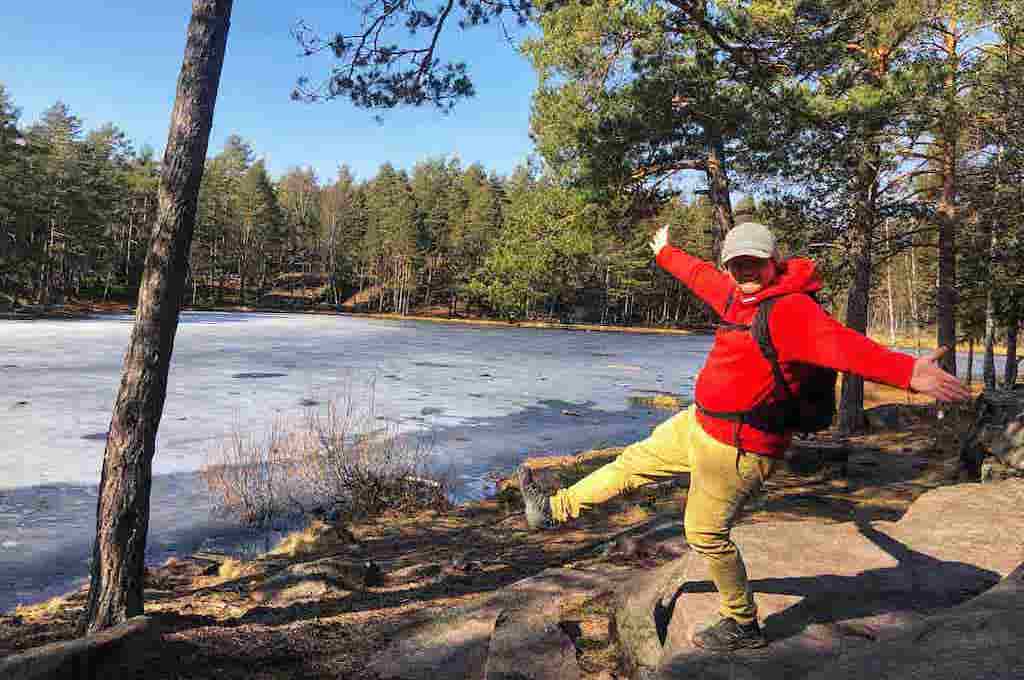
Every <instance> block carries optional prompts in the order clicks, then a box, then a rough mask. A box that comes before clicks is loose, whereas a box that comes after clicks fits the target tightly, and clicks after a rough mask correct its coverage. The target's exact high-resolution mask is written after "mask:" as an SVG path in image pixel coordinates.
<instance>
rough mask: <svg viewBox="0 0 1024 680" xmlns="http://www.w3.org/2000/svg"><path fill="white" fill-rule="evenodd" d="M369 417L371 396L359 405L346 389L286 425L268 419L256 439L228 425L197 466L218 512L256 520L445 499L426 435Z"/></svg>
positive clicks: (365, 513) (442, 503)
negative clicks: (321, 407) (316, 510)
mask: <svg viewBox="0 0 1024 680" xmlns="http://www.w3.org/2000/svg"><path fill="white" fill-rule="evenodd" d="M377 422H378V421H377V419H376V416H375V414H374V410H373V401H372V399H371V400H369V402H368V405H367V406H361V405H359V404H357V403H356V400H355V399H353V398H352V397H351V390H350V391H349V392H348V393H347V394H346V396H345V397H344V398H342V399H340V400H339V399H333V400H330V401H328V402H327V404H326V406H325V408H324V410H323V411H317V410H311V411H309V412H307V414H306V417H305V418H303V419H301V420H299V421H298V422H297V423H296V424H294V425H291V426H287V425H286V424H285V423H283V422H282V421H277V422H275V423H274V425H273V426H272V427H271V430H270V432H269V434H268V435H267V436H266V437H265V438H264V439H263V440H262V441H260V440H257V439H256V438H255V437H253V436H251V435H246V434H243V433H242V432H241V431H240V429H239V428H238V427H236V428H235V430H234V431H233V432H232V434H231V435H230V436H229V437H228V438H227V439H226V440H225V442H224V444H223V445H222V446H221V447H220V448H218V449H216V450H214V451H213V452H212V453H211V455H210V457H209V461H208V464H207V465H205V466H203V468H202V469H201V470H200V474H201V476H202V477H203V479H205V481H206V483H207V487H208V488H209V490H210V492H211V493H212V495H213V496H214V499H215V500H214V503H215V506H216V507H217V508H218V509H219V510H220V511H221V512H222V513H224V514H228V515H232V516H235V517H237V518H239V519H240V520H241V521H242V522H244V523H246V524H249V525H251V526H257V527H262V528H269V527H270V526H271V525H272V524H273V522H274V520H275V519H276V518H278V517H281V516H282V515H285V514H287V513H289V512H290V511H293V510H298V511H300V512H302V513H305V512H306V508H313V507H316V508H319V509H321V510H322V513H323V514H325V515H333V516H334V518H335V519H337V518H339V517H344V518H364V517H372V516H375V515H379V514H380V513H382V512H384V511H387V510H398V511H409V512H411V511H415V510H420V509H426V508H432V509H442V508H445V507H447V506H448V505H449V489H450V486H451V485H450V483H449V481H448V477H447V476H446V475H438V474H436V473H435V472H433V469H432V466H431V462H432V453H433V441H432V439H430V438H429V437H424V436H421V435H420V434H416V433H413V434H407V433H400V432H398V431H397V428H395V427H394V426H393V425H388V426H384V427H376V425H377Z"/></svg>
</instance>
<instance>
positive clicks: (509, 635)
mask: <svg viewBox="0 0 1024 680" xmlns="http://www.w3.org/2000/svg"><path fill="white" fill-rule="evenodd" d="M560 610H561V602H560V601H559V600H557V599H555V600H547V601H545V602H542V603H540V606H536V605H533V604H528V605H526V606H522V605H520V606H518V607H511V608H509V609H506V610H504V611H502V612H501V613H500V614H498V618H497V619H496V620H495V622H494V632H493V634H492V635H491V642H490V645H489V646H488V652H487V665H486V670H485V672H484V678H486V680H578V678H579V677H580V667H579V664H578V663H577V662H576V647H575V645H573V641H572V639H571V638H570V637H569V636H568V635H566V634H565V632H564V631H563V630H562V628H561V627H560V626H559V614H560Z"/></svg>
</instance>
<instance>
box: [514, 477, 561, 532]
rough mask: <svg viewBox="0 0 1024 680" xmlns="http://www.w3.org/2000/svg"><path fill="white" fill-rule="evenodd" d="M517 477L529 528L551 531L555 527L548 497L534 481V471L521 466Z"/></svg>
mask: <svg viewBox="0 0 1024 680" xmlns="http://www.w3.org/2000/svg"><path fill="white" fill-rule="evenodd" d="M517 475H518V477H519V492H520V493H521V494H522V495H523V505H524V506H525V508H526V524H527V526H529V527H530V528H531V529H550V528H551V527H553V526H555V520H554V518H552V516H551V503H550V502H549V501H548V495H547V493H545V492H544V491H543V490H542V489H541V488H540V487H539V486H537V483H536V482H535V481H534V480H533V471H532V470H531V469H530V468H528V467H526V465H520V466H519V470H518V471H517Z"/></svg>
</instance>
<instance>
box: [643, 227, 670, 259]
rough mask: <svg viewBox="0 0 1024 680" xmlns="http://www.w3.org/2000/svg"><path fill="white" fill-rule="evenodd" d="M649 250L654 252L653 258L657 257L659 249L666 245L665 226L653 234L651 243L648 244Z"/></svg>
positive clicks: (666, 234) (666, 233) (666, 230)
mask: <svg viewBox="0 0 1024 680" xmlns="http://www.w3.org/2000/svg"><path fill="white" fill-rule="evenodd" d="M647 245H649V246H650V247H651V250H653V251H654V256H655V257H657V256H658V253H660V252H661V249H662V248H664V247H665V246H667V245H668V225H667V224H666V225H665V226H663V227H662V228H661V229H659V230H658V231H656V232H654V236H652V237H651V242H650V243H648V244H647Z"/></svg>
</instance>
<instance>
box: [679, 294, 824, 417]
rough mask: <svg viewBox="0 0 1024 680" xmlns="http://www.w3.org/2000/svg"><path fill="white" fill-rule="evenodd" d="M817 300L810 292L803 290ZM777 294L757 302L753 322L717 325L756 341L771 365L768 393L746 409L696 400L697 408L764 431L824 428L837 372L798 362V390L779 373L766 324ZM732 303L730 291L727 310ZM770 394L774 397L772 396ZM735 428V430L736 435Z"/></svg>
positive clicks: (779, 368) (777, 362)
mask: <svg viewBox="0 0 1024 680" xmlns="http://www.w3.org/2000/svg"><path fill="white" fill-rule="evenodd" d="M807 295H808V297H810V298H811V299H812V300H815V302H817V298H815V296H814V295H813V294H807ZM780 297H783V296H780ZM778 300H779V297H773V298H768V299H767V300H765V301H764V302H762V303H760V305H758V308H757V313H756V314H755V315H754V320H753V323H751V324H750V325H749V326H748V325H746V324H735V323H724V324H721V325H720V327H721V328H725V329H728V330H745V331H749V332H750V334H751V335H752V336H753V337H754V340H755V341H756V342H757V346H758V349H760V350H761V354H762V355H763V356H764V358H765V359H767V360H768V363H770V364H771V366H772V375H773V376H774V377H775V387H774V389H773V390H772V394H771V395H770V396H769V397H768V398H767V399H765V401H762V402H761V403H759V404H755V405H754V406H753V408H751V409H750V410H748V411H726V412H723V411H709V410H707V409H705V408H703V407H701V405H700V404H697V408H698V409H700V410H701V411H702V412H703V413H705V414H707V415H709V416H712V417H715V418H722V419H724V420H731V421H733V422H737V423H740V424H741V425H744V424H745V425H751V426H753V427H755V428H757V429H759V430H762V431H764V432H772V433H779V434H781V433H782V432H802V433H808V434H809V433H811V432H818V431H820V430H825V429H827V428H829V427H830V426H831V425H832V420H833V419H834V418H835V415H836V378H837V375H838V374H837V372H836V371H835V370H834V369H831V368H824V367H822V366H814V365H812V364H801V370H802V373H803V375H802V376H801V377H802V380H801V381H800V393H799V394H793V393H792V391H791V390H790V388H789V384H788V383H787V382H786V379H785V376H784V375H783V373H782V366H781V365H780V364H779V355H778V352H776V351H775V345H774V344H773V343H772V336H771V331H770V330H769V327H768V315H769V314H770V313H771V311H772V307H774V306H775V303H776V302H777V301H778ZM731 305H732V295H730V296H729V299H728V301H727V302H726V304H725V309H726V311H728V309H729V307H730V306H731ZM772 397H775V399H774V400H772ZM738 435H739V431H738V430H737V436H738Z"/></svg>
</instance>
